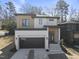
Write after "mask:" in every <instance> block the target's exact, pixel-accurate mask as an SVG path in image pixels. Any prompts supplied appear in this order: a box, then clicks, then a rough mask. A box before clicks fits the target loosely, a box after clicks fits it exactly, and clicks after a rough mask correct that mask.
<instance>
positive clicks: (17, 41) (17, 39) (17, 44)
mask: <svg viewBox="0 0 79 59" xmlns="http://www.w3.org/2000/svg"><path fill="white" fill-rule="evenodd" d="M15 46H16V49H17V50H19V38H18V36H15Z"/></svg>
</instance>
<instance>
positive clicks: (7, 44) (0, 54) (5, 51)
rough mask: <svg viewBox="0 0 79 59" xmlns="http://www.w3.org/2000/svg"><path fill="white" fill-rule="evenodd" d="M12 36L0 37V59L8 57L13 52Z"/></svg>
mask: <svg viewBox="0 0 79 59" xmlns="http://www.w3.org/2000/svg"><path fill="white" fill-rule="evenodd" d="M13 41H14V36H4V37H0V59H10V58H11V57H12V56H13V54H14V53H15V52H14V51H12V50H13V49H14V42H13Z"/></svg>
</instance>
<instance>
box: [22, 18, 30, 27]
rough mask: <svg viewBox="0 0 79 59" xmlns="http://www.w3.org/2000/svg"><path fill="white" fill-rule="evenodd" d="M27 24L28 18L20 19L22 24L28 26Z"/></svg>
mask: <svg viewBox="0 0 79 59" xmlns="http://www.w3.org/2000/svg"><path fill="white" fill-rule="evenodd" d="M28 25H29V22H28V19H24V20H23V21H22V26H24V27H28Z"/></svg>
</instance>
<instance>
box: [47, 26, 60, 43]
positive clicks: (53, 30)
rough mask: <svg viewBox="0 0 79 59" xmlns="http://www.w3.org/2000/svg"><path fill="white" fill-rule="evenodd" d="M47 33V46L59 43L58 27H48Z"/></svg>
mask: <svg viewBox="0 0 79 59" xmlns="http://www.w3.org/2000/svg"><path fill="white" fill-rule="evenodd" d="M48 32H49V44H59V43H60V28H59V27H48Z"/></svg>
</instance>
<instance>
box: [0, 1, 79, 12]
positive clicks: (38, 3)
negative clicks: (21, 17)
mask: <svg viewBox="0 0 79 59" xmlns="http://www.w3.org/2000/svg"><path fill="white" fill-rule="evenodd" d="M7 1H9V0H0V4H4V3H6V2H7ZM12 1H13V3H14V5H15V7H16V10H17V12H18V11H19V8H20V7H21V5H22V4H24V3H25V2H27V3H29V4H31V5H33V6H37V7H40V6H41V7H44V8H45V7H47V8H52V7H55V4H56V2H57V1H58V0H12ZM65 1H66V2H67V3H68V4H69V5H70V6H69V7H73V8H75V9H79V0H65Z"/></svg>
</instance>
